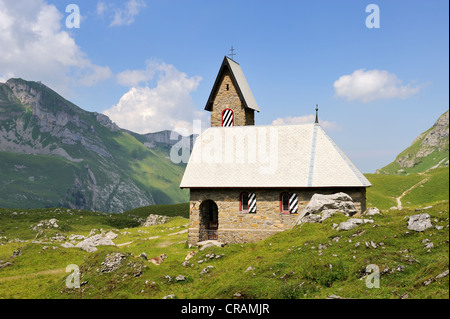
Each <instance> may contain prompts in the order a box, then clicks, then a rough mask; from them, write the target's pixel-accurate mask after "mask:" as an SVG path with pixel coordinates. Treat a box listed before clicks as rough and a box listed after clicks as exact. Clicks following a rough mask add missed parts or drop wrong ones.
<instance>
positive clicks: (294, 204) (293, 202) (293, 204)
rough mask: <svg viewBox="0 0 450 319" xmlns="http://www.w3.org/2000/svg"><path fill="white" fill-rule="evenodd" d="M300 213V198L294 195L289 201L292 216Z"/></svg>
mask: <svg viewBox="0 0 450 319" xmlns="http://www.w3.org/2000/svg"><path fill="white" fill-rule="evenodd" d="M297 211H298V196H297V194H295V193H293V194H292V195H291V198H290V199H289V212H290V213H291V214H297Z"/></svg>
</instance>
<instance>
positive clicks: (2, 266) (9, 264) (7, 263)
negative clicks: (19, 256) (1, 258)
mask: <svg viewBox="0 0 450 319" xmlns="http://www.w3.org/2000/svg"><path fill="white" fill-rule="evenodd" d="M12 265H13V263H10V262H6V263H4V264H0V269H2V268H6V267H8V266H12Z"/></svg>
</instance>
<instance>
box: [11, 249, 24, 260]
mask: <svg viewBox="0 0 450 319" xmlns="http://www.w3.org/2000/svg"><path fill="white" fill-rule="evenodd" d="M20 255H22V251H21V250H20V249H16V250H14V251H13V253H12V255H11V257H9V258H16V257H19V256H20Z"/></svg>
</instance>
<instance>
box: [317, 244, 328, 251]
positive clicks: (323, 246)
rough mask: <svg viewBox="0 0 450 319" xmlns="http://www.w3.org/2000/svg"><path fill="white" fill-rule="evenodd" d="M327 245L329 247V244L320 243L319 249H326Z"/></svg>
mask: <svg viewBox="0 0 450 319" xmlns="http://www.w3.org/2000/svg"><path fill="white" fill-rule="evenodd" d="M327 247H328V246H327V245H323V244H319V249H320V250H323V249H326V248H327Z"/></svg>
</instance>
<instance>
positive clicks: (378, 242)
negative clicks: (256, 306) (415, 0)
mask: <svg viewBox="0 0 450 319" xmlns="http://www.w3.org/2000/svg"><path fill="white" fill-rule="evenodd" d="M367 177H368V179H369V180H370V181H371V183H372V184H373V186H372V187H371V188H369V189H368V192H367V202H368V207H374V206H375V207H378V208H380V210H381V213H382V214H381V215H376V216H373V217H371V218H372V219H373V220H374V222H373V223H371V224H365V225H360V226H358V227H357V228H355V229H352V230H349V231H337V230H335V229H333V225H334V224H338V223H339V222H342V221H345V220H346V219H347V217H345V216H342V215H340V214H336V215H334V216H332V217H331V218H329V219H327V220H325V221H324V222H323V223H320V224H304V225H301V226H296V227H294V228H293V229H291V230H288V231H285V232H281V233H278V234H276V235H274V236H271V237H269V238H267V239H265V240H263V241H260V242H257V243H248V244H228V245H226V246H225V247H222V248H219V247H210V248H207V249H205V250H202V251H198V252H197V254H196V255H194V257H192V258H191V259H190V260H189V263H188V264H187V265H186V264H185V265H183V262H184V261H185V257H186V255H187V254H188V253H189V252H192V251H194V250H197V248H196V247H191V248H190V247H189V246H188V245H187V243H186V241H187V229H188V227H189V219H188V217H189V211H188V210H189V206H188V204H187V203H186V204H177V205H156V206H148V207H142V208H138V209H134V210H131V211H127V212H125V213H122V214H104V213H99V212H89V211H79V210H68V209H63V208H51V209H37V210H14V209H0V265H1V264H4V263H8V262H9V263H10V265H8V266H6V267H3V268H1V269H0V298H45V299H46V298H51V299H54V298H58V299H59V298H61V299H79V298H89V299H90V298H99V299H105V298H121V299H122V298H133V299H134V298H149V299H161V298H164V297H166V296H171V297H172V298H179V299H185V298H194V299H211V298H221V299H224V298H227V299H229V298H230V299H232V298H236V299H255V298H269V299H323V298H327V297H328V296H330V295H338V296H340V297H342V298H361V299H366V298H369V299H372V298H373V299H381V298H383V299H398V298H409V299H415V298H418V299H425V298H434V299H437V298H449V279H448V278H449V277H448V275H447V276H443V277H442V278H438V279H436V276H438V275H439V274H442V273H443V272H444V271H446V270H448V269H449V246H448V240H449V228H448V225H449V208H448V168H446V169H436V170H433V171H429V172H427V173H425V174H410V175H407V176H391V175H371V174H369V175H367ZM424 178H428V180H427V181H426V182H423V183H422V184H419V186H417V187H414V186H415V185H417V184H418V183H420V182H421V181H423V179H424ZM420 185H423V187H421V186H420ZM411 188H412V189H411ZM410 189H411V190H410ZM407 190H410V191H409V192H407V193H406V194H405V195H404V196H403V197H402V199H401V200H402V205H403V209H401V210H398V209H390V208H391V207H394V206H396V205H397V203H396V199H395V198H397V197H399V196H401V195H402V194H403V193H404V192H405V191H407ZM430 206H431V207H430ZM422 212H426V213H428V214H430V216H431V222H432V224H433V227H432V228H429V229H427V230H425V231H424V232H415V231H410V230H408V229H407V228H406V226H407V218H408V216H411V215H414V214H418V213H422ZM149 214H160V215H167V216H170V217H171V219H170V221H169V222H167V223H165V224H162V225H156V226H149V227H141V226H140V225H141V224H142V222H143V221H144V220H145V218H146V217H147V216H148V215H149ZM51 218H56V219H57V220H58V225H59V227H58V229H47V230H43V231H42V232H38V231H35V230H33V227H34V226H35V225H36V224H37V223H39V221H41V220H48V219H51ZM436 226H438V227H437V228H436ZM92 229H103V230H104V231H109V230H113V231H114V232H115V233H116V234H118V235H119V236H118V237H117V238H116V239H114V240H113V241H114V243H115V244H116V246H99V247H97V248H98V251H96V252H93V253H88V252H85V251H83V250H80V249H78V248H63V247H61V244H62V243H64V241H55V240H52V238H54V237H55V236H61V235H64V236H67V237H68V236H69V235H71V234H79V235H84V236H87V235H88V234H89V233H90V232H91V230H92ZM37 241H38V242H37ZM430 242H431V243H433V247H431V248H428V246H426V245H429V243H430ZM19 252H20V253H19ZM112 253H120V254H122V256H123V257H122V258H123V260H122V263H121V266H120V267H119V268H118V269H116V270H115V271H112V272H105V271H102V269H103V267H104V264H103V263H104V261H105V259H106V258H107V256H108V255H110V254H112ZM142 253H145V254H146V255H147V256H148V258H151V257H156V256H159V255H160V254H162V253H165V254H166V255H167V257H168V258H167V259H165V260H164V262H163V263H162V264H161V265H158V266H157V265H154V264H152V263H150V262H148V261H147V260H145V259H144V258H142V257H140V255H141V254H142ZM16 255H17V256H16ZM217 256H219V257H217ZM71 264H75V265H77V266H78V267H79V269H80V272H81V278H80V281H81V283H82V284H81V287H80V288H67V287H66V278H67V276H68V275H69V273H66V267H67V266H68V265H71ZM368 265H376V266H377V267H378V268H379V270H380V287H379V288H372V289H370V288H368V287H367V286H366V279H367V277H366V276H367V275H368V273H367V272H366V267H367V266H368ZM180 275H181V276H183V277H184V278H183V280H177V279H176V277H177V276H180ZM428 281H429V282H428Z"/></svg>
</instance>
